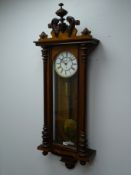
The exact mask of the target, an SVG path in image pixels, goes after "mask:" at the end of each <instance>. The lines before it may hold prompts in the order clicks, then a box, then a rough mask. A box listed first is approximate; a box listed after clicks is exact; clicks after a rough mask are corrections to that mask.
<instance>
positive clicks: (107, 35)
mask: <svg viewBox="0 0 131 175" xmlns="http://www.w3.org/2000/svg"><path fill="white" fill-rule="evenodd" d="M59 2H61V1H58V0H37V1H36V0H22V1H21V0H0V175H36V174H37V175H53V174H56V175H61V174H63V175H66V174H68V175H130V174H131V136H130V135H131V53H130V51H131V42H130V41H131V20H130V18H131V1H130V0H99V1H98V0H72V1H71V0H66V1H65V2H64V1H63V2H64V4H65V9H67V10H68V11H69V15H72V16H74V17H75V18H76V19H80V20H81V25H80V26H79V27H78V30H79V32H80V31H82V30H83V28H85V27H88V28H89V29H90V30H91V31H92V34H93V36H94V37H96V38H98V39H99V40H100V41H101V44H100V46H99V47H98V48H97V50H96V51H95V52H94V53H93V54H92V56H91V57H90V59H89V62H90V68H89V129H88V134H89V146H90V147H91V148H93V149H96V150H97V155H96V158H95V160H94V162H93V164H91V165H86V166H81V165H79V164H78V165H77V166H76V168H75V169H74V170H68V169H66V168H65V166H64V164H63V163H62V162H60V161H59V159H60V158H59V157H57V156H53V155H51V154H49V155H48V156H46V157H43V156H42V154H41V152H39V151H37V150H36V147H37V145H39V144H40V143H41V131H42V122H43V116H42V115H43V90H42V88H43V83H42V81H43V78H42V71H43V70H42V69H43V68H42V59H41V52H40V48H38V47H35V45H34V44H33V41H34V40H37V39H38V35H39V34H40V33H41V32H42V31H43V30H44V31H45V32H46V33H48V34H49V33H50V30H49V29H48V27H47V24H48V23H49V22H50V21H51V19H52V18H53V17H54V16H55V15H54V12H55V11H56V10H57V9H58V3H59Z"/></svg>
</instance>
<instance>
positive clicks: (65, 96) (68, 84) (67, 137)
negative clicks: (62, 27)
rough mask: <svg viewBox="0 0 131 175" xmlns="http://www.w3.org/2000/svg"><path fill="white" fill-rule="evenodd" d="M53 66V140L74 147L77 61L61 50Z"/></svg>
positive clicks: (75, 139) (75, 134)
mask: <svg viewBox="0 0 131 175" xmlns="http://www.w3.org/2000/svg"><path fill="white" fill-rule="evenodd" d="M53 66H54V68H53V129H54V136H53V137H54V138H53V139H54V142H55V143H57V144H62V145H66V146H70V147H75V145H76V141H77V137H76V136H77V99H78V98H77V97H78V93H77V91H78V87H77V86H78V78H77V77H78V73H77V68H78V63H77V58H75V56H74V55H73V54H72V53H70V52H61V53H60V54H59V55H58V56H57V57H56V58H55V60H54V65H53Z"/></svg>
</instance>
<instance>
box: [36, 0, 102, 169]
mask: <svg viewBox="0 0 131 175" xmlns="http://www.w3.org/2000/svg"><path fill="white" fill-rule="evenodd" d="M59 6H60V9H59V10H57V11H56V14H57V16H59V17H60V18H59V19H57V18H53V19H52V21H51V23H50V24H49V25H48V27H49V28H51V29H52V31H51V37H50V38H49V37H48V36H47V35H46V34H45V33H44V32H42V34H41V35H40V37H39V39H38V41H35V42H34V43H35V44H36V46H40V47H41V48H42V57H43V67H44V72H43V77H44V126H43V131H42V139H43V142H42V144H41V145H39V146H38V150H40V151H42V153H43V155H47V154H48V152H51V153H53V154H56V155H59V156H61V161H63V162H64V163H65V165H66V167H67V168H69V169H71V168H74V166H75V164H76V162H77V161H80V163H81V165H85V164H86V162H90V161H91V160H92V159H93V157H94V155H95V153H96V151H95V150H93V149H90V148H89V147H88V136H87V119H88V116H87V114H88V113H87V111H86V109H87V104H86V101H87V99H86V97H87V98H88V94H87V88H88V87H87V86H88V83H87V67H88V58H89V55H90V54H91V53H92V51H93V50H94V49H95V48H96V47H97V45H98V44H99V40H97V39H94V38H93V37H92V35H91V32H90V31H89V30H88V29H87V28H85V29H84V30H83V31H82V32H81V35H78V36H77V29H76V28H75V26H76V25H79V24H80V22H79V21H78V20H75V19H74V18H73V17H71V16H68V17H67V18H66V23H65V19H64V16H65V15H66V14H67V11H66V10H65V9H63V7H62V6H63V4H62V3H60V4H59ZM67 23H68V24H67ZM65 50H68V51H70V52H71V53H72V54H74V55H75V56H76V57H77V58H78V103H77V105H78V106H77V143H76V149H70V148H69V147H68V146H67V147H66V146H65V145H59V144H55V143H54V141H53V77H52V67H53V60H54V58H55V56H56V55H57V54H58V53H60V52H62V51H65Z"/></svg>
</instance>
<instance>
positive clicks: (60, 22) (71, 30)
mask: <svg viewBox="0 0 131 175" xmlns="http://www.w3.org/2000/svg"><path fill="white" fill-rule="evenodd" d="M63 5H64V4H63V3H60V4H59V6H60V8H59V9H58V10H57V11H56V15H57V16H58V17H60V18H53V19H52V20H51V22H50V23H49V24H48V28H50V29H52V31H51V36H52V37H51V38H48V36H47V34H46V33H45V32H42V33H41V34H40V35H39V36H40V38H39V41H50V40H57V39H64V40H65V39H67V40H68V39H71V38H74V39H78V40H79V39H83V38H88V39H91V38H92V36H91V32H90V31H89V30H88V29H87V28H85V29H84V30H83V31H82V32H81V35H79V36H77V29H76V25H80V21H79V20H76V19H75V18H74V17H72V16H67V17H66V19H65V18H64V17H65V16H66V15H67V14H68V12H67V11H66V10H65V9H64V8H63Z"/></svg>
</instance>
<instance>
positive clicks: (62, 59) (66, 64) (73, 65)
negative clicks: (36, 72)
mask: <svg viewBox="0 0 131 175" xmlns="http://www.w3.org/2000/svg"><path fill="white" fill-rule="evenodd" d="M77 69H78V63H77V59H76V57H75V56H74V55H73V54H72V53H70V52H68V51H64V52H61V53H60V54H59V55H58V56H57V58H56V60H55V70H56V72H57V74H58V75H59V76H61V77H64V78H68V77H71V76H73V75H74V74H75V73H76V71H77Z"/></svg>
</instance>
